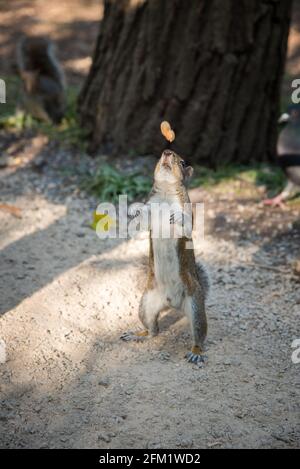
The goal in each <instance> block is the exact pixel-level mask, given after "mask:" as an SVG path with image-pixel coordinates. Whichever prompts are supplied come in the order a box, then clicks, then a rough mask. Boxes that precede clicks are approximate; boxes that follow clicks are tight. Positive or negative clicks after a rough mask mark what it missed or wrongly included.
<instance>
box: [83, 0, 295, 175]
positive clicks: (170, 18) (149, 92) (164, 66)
mask: <svg viewBox="0 0 300 469" xmlns="http://www.w3.org/2000/svg"><path fill="white" fill-rule="evenodd" d="M290 10H291V0H284V1H283V0H189V1H183V0H172V1H171V0H106V1H105V13H104V19H103V21H102V23H101V25H100V32H99V36H98V41H97V45H96V49H95V54H94V60H93V65H92V67H91V70H90V73H89V76H88V78H87V80H86V83H85V85H84V88H83V90H82V92H81V94H80V97H79V110H80V114H81V120H82V124H83V125H84V126H85V127H86V128H87V130H88V134H89V137H90V150H91V151H92V152H93V151H96V150H98V149H101V150H104V151H113V152H115V153H116V152H118V153H120V152H122V153H129V152H131V153H132V152H134V153H136V154H153V153H156V154H159V153H160V152H161V150H162V149H163V148H165V147H166V142H165V141H164V138H163V137H162V136H161V134H160V122H161V121H162V120H168V121H169V122H170V123H171V125H172V127H173V129H174V130H175V132H176V140H175V142H174V144H173V148H174V150H176V151H177V152H178V153H179V154H181V155H182V156H184V157H187V158H188V159H190V160H191V161H193V162H198V163H204V164H210V165H213V166H214V165H217V164H219V163H225V162H229V161H236V162H248V161H250V160H254V159H255V160H259V161H262V160H266V159H270V158H272V157H273V156H274V154H275V143H276V137H277V125H276V121H277V117H278V112H279V98H280V84H281V78H282V74H283V69H284V60H285V54H286V46H287V37H288V29H289V19H290Z"/></svg>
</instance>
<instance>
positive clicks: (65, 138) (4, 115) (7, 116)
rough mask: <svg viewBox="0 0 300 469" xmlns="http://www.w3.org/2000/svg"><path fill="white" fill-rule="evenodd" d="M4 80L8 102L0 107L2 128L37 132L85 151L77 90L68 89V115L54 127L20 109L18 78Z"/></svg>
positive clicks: (19, 84) (0, 126)
mask: <svg viewBox="0 0 300 469" xmlns="http://www.w3.org/2000/svg"><path fill="white" fill-rule="evenodd" d="M4 80H5V83H6V100H7V102H6V104H2V105H1V107H0V111H1V114H0V128H5V129H7V130H17V131H21V130H36V131H39V132H42V133H43V134H45V135H48V136H49V138H51V139H55V140H57V141H59V142H61V143H62V144H64V145H66V146H73V145H75V146H77V147H79V148H80V149H82V150H84V149H85V147H86V133H85V131H84V130H83V129H82V128H81V126H80V124H79V121H78V117H77V113H76V101H77V95H78V89H77V88H75V87H68V88H67V110H66V114H65V116H64V118H63V120H62V122H61V123H60V124H59V125H54V124H52V123H48V122H42V121H39V120H37V119H34V118H33V117H32V116H30V115H29V114H26V113H25V112H24V111H23V110H21V109H20V108H19V106H18V104H19V102H20V101H21V91H20V90H21V81H20V79H19V78H18V77H4Z"/></svg>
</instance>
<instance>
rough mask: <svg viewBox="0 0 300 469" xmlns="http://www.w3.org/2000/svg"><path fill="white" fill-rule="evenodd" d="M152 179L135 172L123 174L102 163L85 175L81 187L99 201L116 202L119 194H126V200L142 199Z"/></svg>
mask: <svg viewBox="0 0 300 469" xmlns="http://www.w3.org/2000/svg"><path fill="white" fill-rule="evenodd" d="M151 186H152V179H150V178H148V177H147V176H143V175H142V174H139V173H137V172H135V173H131V174H124V173H121V172H120V171H118V170H117V169H116V168H115V167H113V166H111V165H108V164H104V165H103V166H101V167H100V168H98V170H97V171H96V172H95V173H91V172H90V173H89V174H88V175H86V176H85V177H84V178H83V180H82V183H81V188H82V189H84V190H86V191H87V192H88V193H90V194H93V195H95V196H96V197H97V198H99V199H100V200H101V201H110V202H117V200H118V196H119V195H122V194H124V195H127V197H128V201H129V202H132V201H133V200H136V199H142V198H144V197H145V196H147V195H148V193H149V191H150V189H151Z"/></svg>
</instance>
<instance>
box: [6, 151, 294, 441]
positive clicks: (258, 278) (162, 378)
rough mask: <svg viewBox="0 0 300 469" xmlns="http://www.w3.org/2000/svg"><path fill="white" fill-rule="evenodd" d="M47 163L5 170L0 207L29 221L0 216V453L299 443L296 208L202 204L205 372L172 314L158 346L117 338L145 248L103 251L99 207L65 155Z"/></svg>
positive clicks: (110, 244) (134, 245)
mask: <svg viewBox="0 0 300 469" xmlns="http://www.w3.org/2000/svg"><path fill="white" fill-rule="evenodd" d="M22 152H23V153H24V150H22ZM25 153H26V151H25ZM71 157H72V158H73V159H72V158H71ZM76 158H77V159H76ZM78 158H79V157H76V155H75V156H74V155H69V159H70V162H72V164H75V165H76V164H79V159H78ZM48 161H49V163H48V166H47V169H46V170H45V168H44V169H41V168H39V167H38V168H37V167H35V166H34V165H30V164H27V165H25V166H24V167H22V166H19V167H17V168H6V169H2V170H1V171H0V185H1V202H7V203H11V204H15V205H16V206H18V207H20V208H21V210H22V215H23V218H22V219H21V220H20V219H17V218H14V217H12V216H11V215H9V214H7V213H4V212H0V226H1V236H0V245H1V254H0V255H1V262H0V277H1V282H0V308H1V311H0V314H1V317H0V338H1V339H2V340H4V341H5V344H6V352H7V361H6V363H4V364H0V393H1V408H0V422H1V425H0V446H1V447H18V448H19V447H34V448H37V447H50V448H53V447H82V448H87V447H98V448H101V447H103V448H107V447H110V448H115V447H116V448H131V447H140V448H141V447H142V448H157V447H165V448H167V447H175V448H177V447H178V448H179V447H184V448H197V447H226V448H227V447H298V446H299V434H300V428H299V385H300V383H299V366H300V365H295V364H293V363H292V361H291V353H292V348H291V343H292V341H293V339H295V338H300V330H299V312H300V310H299V304H300V296H299V282H298V280H297V278H296V277H293V276H291V267H290V264H291V262H292V260H293V259H294V258H295V256H296V253H297V250H299V225H298V224H297V218H298V215H299V213H298V211H297V210H296V209H292V208H287V209H286V210H285V211H283V212H281V211H280V210H268V211H267V210H266V209H264V208H262V207H259V206H258V205H257V203H255V202H254V200H255V198H254V199H253V197H252V199H251V198H248V199H247V198H245V199H243V200H240V201H236V199H235V196H234V195H233V194H231V193H230V190H229V189H228V192H227V194H226V196H224V194H222V193H219V194H218V193H217V192H215V193H208V192H204V191H201V190H200V191H198V193H196V195H197V196H198V197H200V198H202V197H203V198H204V200H205V214H206V228H207V235H206V237H205V240H204V241H203V242H202V244H201V245H200V249H198V254H199V255H201V257H202V259H203V260H204V261H205V263H206V265H207V267H208V269H209V271H210V273H211V277H212V288H211V295H210V299H209V301H208V318H209V336H208V341H207V355H208V363H207V365H206V366H205V367H204V368H202V369H198V368H197V367H195V366H192V365H189V364H187V363H186V362H185V360H184V358H183V357H184V354H185V352H186V350H187V349H188V347H189V343H190V340H189V328H188V324H187V322H186V320H185V319H184V318H181V317H180V316H178V315H176V314H175V315H168V316H166V317H165V318H163V319H162V321H161V329H162V333H161V334H160V335H159V336H158V337H157V338H155V339H153V340H151V342H147V343H143V344H126V343H123V342H121V341H120V340H119V336H120V333H121V332H122V331H124V330H127V329H131V328H134V327H135V325H136V319H137V306H138V301H139V298H140V292H139V290H138V289H137V287H136V281H137V277H138V276H139V264H140V261H141V258H142V256H143V255H144V254H145V253H146V250H147V242H146V241H145V240H131V241H123V242H121V241H119V240H116V241H104V242H103V241H100V240H99V239H98V238H97V237H96V235H95V233H94V232H93V231H92V230H90V229H89V228H88V227H87V226H86V224H87V222H88V221H89V220H90V213H91V209H92V208H94V207H95V201H94V200H91V199H87V198H85V197H84V198H81V195H80V194H77V195H76V187H75V185H74V184H72V181H70V180H66V179H62V175H61V172H60V165H61V162H62V161H63V164H64V166H65V165H66V162H67V161H68V155H66V154H65V153H64V152H63V151H62V150H61V151H55V152H54V153H53V155H52V158H50V157H49V155H48ZM50 162H51V164H50ZM196 192H197V191H196ZM194 195H195V194H194ZM257 219H260V220H261V223H260V230H258V228H257V226H258V225H257V222H256V220H257ZM263 220H264V223H263ZM256 231H257V232H256ZM253 264H260V265H261V264H262V265H264V266H267V267H257V266H256V267H255V266H253ZM268 266H269V268H268Z"/></svg>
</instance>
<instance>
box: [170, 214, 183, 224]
mask: <svg viewBox="0 0 300 469" xmlns="http://www.w3.org/2000/svg"><path fill="white" fill-rule="evenodd" d="M183 216H184V214H183V212H182V211H181V210H178V211H177V212H173V213H171V215H170V223H171V225H175V224H176V225H180V226H182V225H183Z"/></svg>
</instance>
